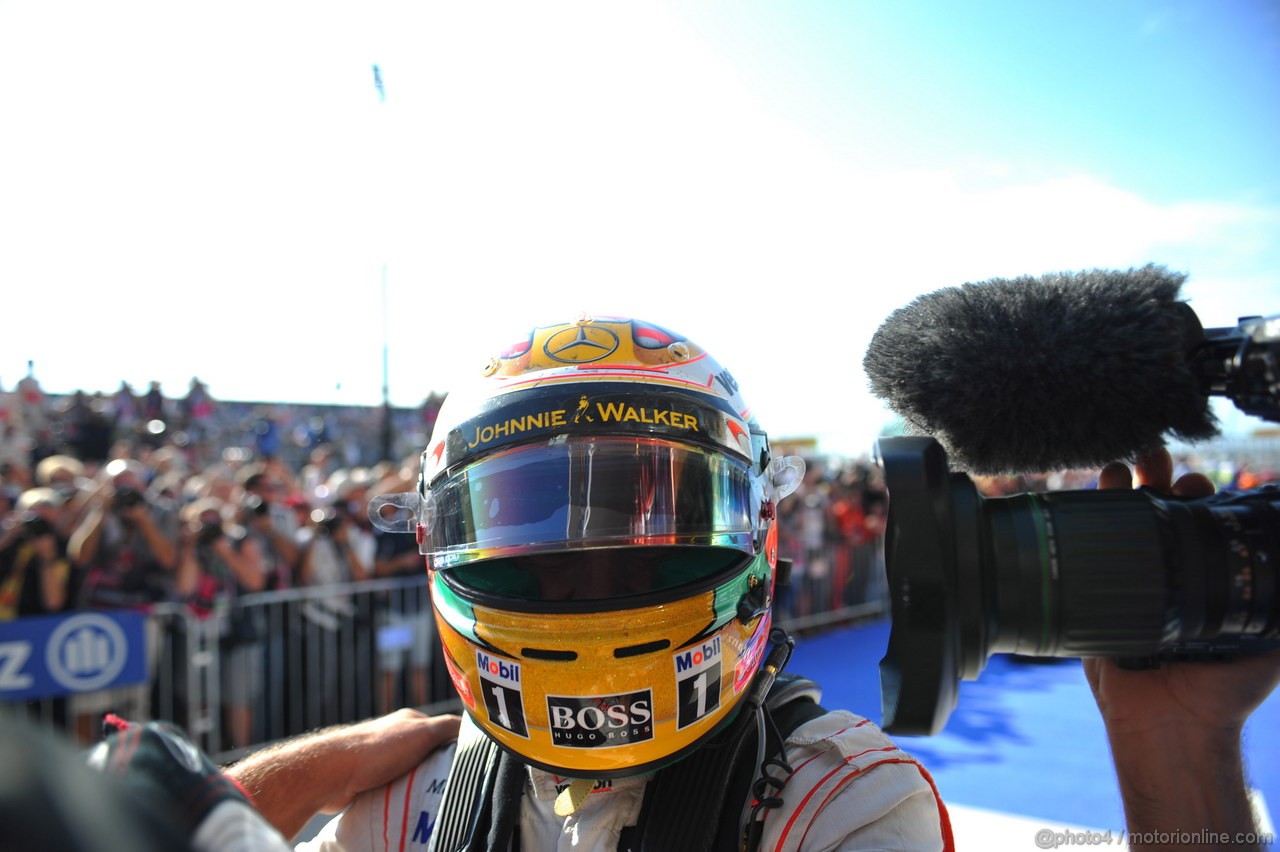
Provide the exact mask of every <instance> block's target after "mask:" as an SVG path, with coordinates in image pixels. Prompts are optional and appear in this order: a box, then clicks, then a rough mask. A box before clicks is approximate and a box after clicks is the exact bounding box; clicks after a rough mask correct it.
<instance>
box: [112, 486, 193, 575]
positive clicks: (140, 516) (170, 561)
mask: <svg viewBox="0 0 1280 852" xmlns="http://www.w3.org/2000/svg"><path fill="white" fill-rule="evenodd" d="M119 511H120V517H122V518H126V519H128V520H131V521H133V522H134V524H136V525H137V529H138V531H139V532H141V533H142V537H143V538H144V539H146V542H147V547H148V548H150V550H151V555H152V556H154V557H155V559H156V562H158V563H159V564H160V566H161V567H162V568H164V570H166V571H173V570H174V569H175V568H176V567H177V565H178V548H177V544H176V543H175V542H174V541H173V540H172V539H171V538H169V536H167V535H165V534H164V532H163V531H162V530H161V529H160V527H159V525H158V524H156V520H155V518H154V517H152V515H151V508H150V507H149V506H148V505H147V504H146V503H141V502H140V503H138V504H136V505H133V506H127V507H124V508H121V509H120V510H119Z"/></svg>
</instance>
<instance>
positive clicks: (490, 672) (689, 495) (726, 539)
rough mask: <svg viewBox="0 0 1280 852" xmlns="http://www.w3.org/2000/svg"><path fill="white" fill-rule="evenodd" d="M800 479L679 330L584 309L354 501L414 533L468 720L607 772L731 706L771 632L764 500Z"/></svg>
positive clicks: (540, 761) (772, 551)
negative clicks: (414, 470) (415, 463)
mask: <svg viewBox="0 0 1280 852" xmlns="http://www.w3.org/2000/svg"><path fill="white" fill-rule="evenodd" d="M803 475H804V462H803V461H802V460H801V459H799V458H798V457H785V458H774V457H773V456H772V455H771V454H770V450H769V442H768V437H767V436H766V434H765V432H764V431H763V430H762V429H761V428H760V426H759V424H758V423H757V422H756V420H755V417H754V416H753V414H752V412H751V410H750V409H749V408H748V407H747V405H746V403H745V402H743V400H742V398H741V395H740V394H739V392H738V386H737V384H736V382H735V381H734V380H733V378H732V376H731V375H730V374H729V373H728V372H727V371H726V370H725V369H724V368H723V367H721V366H720V365H719V364H718V363H716V361H715V360H714V359H713V358H711V356H710V355H708V354H707V353H706V352H704V351H703V350H702V349H701V348H699V347H698V346H697V344H695V343H693V342H692V341H690V340H689V339H688V338H686V337H683V336H681V335H679V334H675V333H673V332H671V331H668V330H666V329H664V328H662V327H659V326H656V325H653V324H651V323H647V322H642V321H640V320H637V319H626V318H617V317H594V318H593V317H585V316H584V317H579V318H578V319H576V320H574V321H571V322H564V323H558V324H553V325H545V326H538V327H536V328H534V329H533V330H532V331H530V332H528V333H527V335H526V336H524V337H522V338H521V339H520V340H518V341H517V342H516V343H514V344H513V345H511V346H509V347H508V348H507V349H505V350H503V351H502V352H500V353H499V354H497V355H496V356H495V357H493V358H492V359H491V360H490V361H489V362H488V364H487V365H485V366H484V368H483V370H482V371H481V375H480V376H478V377H477V378H476V380H475V381H474V382H472V383H470V384H469V385H468V386H466V387H459V388H457V389H455V390H451V391H450V392H449V394H448V395H447V397H446V399H445V401H444V403H443V405H442V406H441V408H440V411H439V414H438V416H437V420H436V425H435V429H434V431H433V434H432V437H431V439H430V442H429V444H428V446H427V449H426V450H425V452H423V454H422V459H421V473H420V476H419V480H418V489H417V492H416V493H404V494H387V495H381V496H379V497H376V498H374V499H373V500H372V501H371V504H370V509H369V514H370V517H371V519H372V520H373V521H374V523H375V524H376V525H377V526H379V527H380V528H382V529H399V530H403V531H410V530H412V531H413V532H415V533H416V534H417V536H418V542H419V545H420V550H421V551H422V553H423V554H425V555H426V562H427V572H428V576H429V578H430V579H429V582H430V590H431V599H432V603H433V606H434V610H435V618H436V623H437V626H438V628H439V633H440V637H441V642H442V646H443V656H444V661H445V663H446V665H447V668H448V671H449V675H450V677H451V679H452V681H453V684H454V687H455V688H456V689H457V692H458V694H459V696H460V697H461V699H462V702H463V704H464V706H465V710H466V712H467V714H468V715H469V716H470V717H471V718H472V720H473V721H474V722H475V723H476V725H477V726H478V727H479V728H480V729H481V730H482V731H483V732H484V733H485V734H487V735H488V736H489V737H491V738H492V739H493V740H495V741H496V742H497V743H498V744H499V745H500V746H501V747H503V748H505V749H507V750H508V751H510V752H512V753H514V754H515V755H516V756H517V757H518V758H519V759H520V760H521V761H523V762H524V763H526V764H529V765H532V766H536V767H538V768H540V769H543V770H546V771H548V772H552V773H554V774H557V775H560V776H564V777H568V778H596V779H599V778H609V777H622V776H626V775H633V774H638V773H643V772H648V771H652V770H654V769H657V768H659V767H660V766H663V765H665V764H667V763H670V762H672V761H674V760H676V759H678V758H680V757H681V756H683V755H684V754H686V753H688V752H689V751H691V750H692V749H694V748H696V747H697V746H698V745H700V744H701V743H702V742H704V741H705V740H706V739H708V738H709V737H711V736H712V735H713V734H714V733H715V732H716V731H718V730H719V729H720V728H721V726H723V725H725V724H727V723H728V722H729V720H730V719H731V718H732V716H733V715H734V710H735V709H736V707H737V705H738V703H739V701H740V700H741V698H742V696H743V694H744V692H745V690H746V689H747V687H748V685H749V684H750V683H751V681H752V679H753V677H754V676H755V673H756V671H757V669H758V668H759V667H760V665H761V659H762V658H763V656H764V654H765V652H766V650H767V645H768V638H769V632H770V628H771V626H772V625H771V610H770V606H771V604H772V601H773V596H774V587H775V576H776V564H777V530H776V527H775V526H774V507H775V505H776V503H777V502H778V501H779V500H781V499H782V498H783V497H785V496H786V495H787V494H789V493H791V492H792V491H793V490H794V489H795V488H796V486H797V485H798V484H799V483H800V481H801V479H802V478H803Z"/></svg>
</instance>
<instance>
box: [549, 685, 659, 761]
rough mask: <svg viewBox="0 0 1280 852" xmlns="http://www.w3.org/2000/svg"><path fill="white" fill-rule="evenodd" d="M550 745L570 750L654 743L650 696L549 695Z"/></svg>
mask: <svg viewBox="0 0 1280 852" xmlns="http://www.w3.org/2000/svg"><path fill="white" fill-rule="evenodd" d="M547 718H548V719H549V720H550V722H551V743H552V744H553V745H558V746H567V747H569V748H614V747H616V746H624V745H633V744H635V743H638V742H643V741H645V740H651V739H653V696H652V695H651V694H650V692H649V690H647V689H642V690H640V691H639V692H628V693H626V694H624V695H590V696H587V695H548V696H547Z"/></svg>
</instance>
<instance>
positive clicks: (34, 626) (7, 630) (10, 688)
mask: <svg viewBox="0 0 1280 852" xmlns="http://www.w3.org/2000/svg"><path fill="white" fill-rule="evenodd" d="M146 622H147V617H146V615H144V614H142V613H139V612H102V611H97V610H95V611H92V612H77V613H73V614H71V615H55V616H46V617H39V618H20V619H18V620H17V621H0V701H13V700H27V699H31V698H50V697H53V696H57V695H69V694H71V693H75V692H94V691H97V690H99V689H107V688H109V687H113V686H125V685H128V684H134V683H143V682H145V681H146V680H147V634H146Z"/></svg>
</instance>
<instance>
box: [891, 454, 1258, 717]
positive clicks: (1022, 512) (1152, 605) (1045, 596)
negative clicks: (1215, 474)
mask: <svg viewBox="0 0 1280 852" xmlns="http://www.w3.org/2000/svg"><path fill="white" fill-rule="evenodd" d="M877 451H878V455H879V458H880V463H881V464H882V466H883V469H884V475H885V484H886V488H887V490H888V492H889V517H888V528H887V532H886V536H885V541H884V546H885V566H886V572H887V574H888V581H889V590H890V595H891V606H892V611H893V625H892V629H891V631H890V637H889V647H888V649H887V651H886V654H885V657H884V659H883V660H882V661H881V664H880V675H881V699H882V709H883V716H884V718H883V726H884V728H885V730H888V731H890V732H891V733H898V734H933V733H937V731H939V730H941V729H942V727H943V726H944V725H945V723H946V720H947V717H948V716H949V715H950V713H951V711H952V709H953V708H954V707H955V704H956V699H957V696H958V685H959V681H960V680H961V679H965V680H974V679H976V678H977V677H978V675H979V674H980V673H981V672H982V670H983V668H984V667H985V665H986V661H987V659H988V658H989V657H990V656H991V655H992V654H994V653H1016V654H1020V655H1024V656H1035V657H1087V656H1108V657H1120V658H1131V659H1141V658H1152V657H1156V658H1164V657H1172V658H1187V657H1194V658H1213V657H1222V656H1228V655H1234V654H1239V653H1248V652H1252V651H1254V650H1262V649H1264V648H1270V647H1274V646H1275V645H1276V644H1277V642H1276V640H1277V639H1278V638H1280V489H1277V487H1276V486H1274V485H1271V486H1265V487H1263V488H1259V489H1254V490H1251V491H1247V492H1239V493H1231V492H1223V493H1220V494H1215V495H1213V496H1212V497H1207V498H1203V499H1199V500H1182V499H1179V498H1174V497H1166V496H1163V495H1157V494H1155V493H1153V492H1150V491H1146V490H1137V491H1060V492H1050V493H1047V494H1023V495H1018V496H1014V497H998V498H987V497H983V496H982V495H980V494H979V493H978V490H977V488H976V487H975V486H974V484H973V482H972V481H971V480H970V479H969V477H968V476H967V475H965V474H963V473H952V472H950V471H949V470H948V466H947V458H946V454H945V451H944V450H943V448H942V446H941V444H939V443H938V442H937V441H936V440H934V439H933V438H927V437H913V438H882V439H881V440H880V441H879V442H878V445H877Z"/></svg>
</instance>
